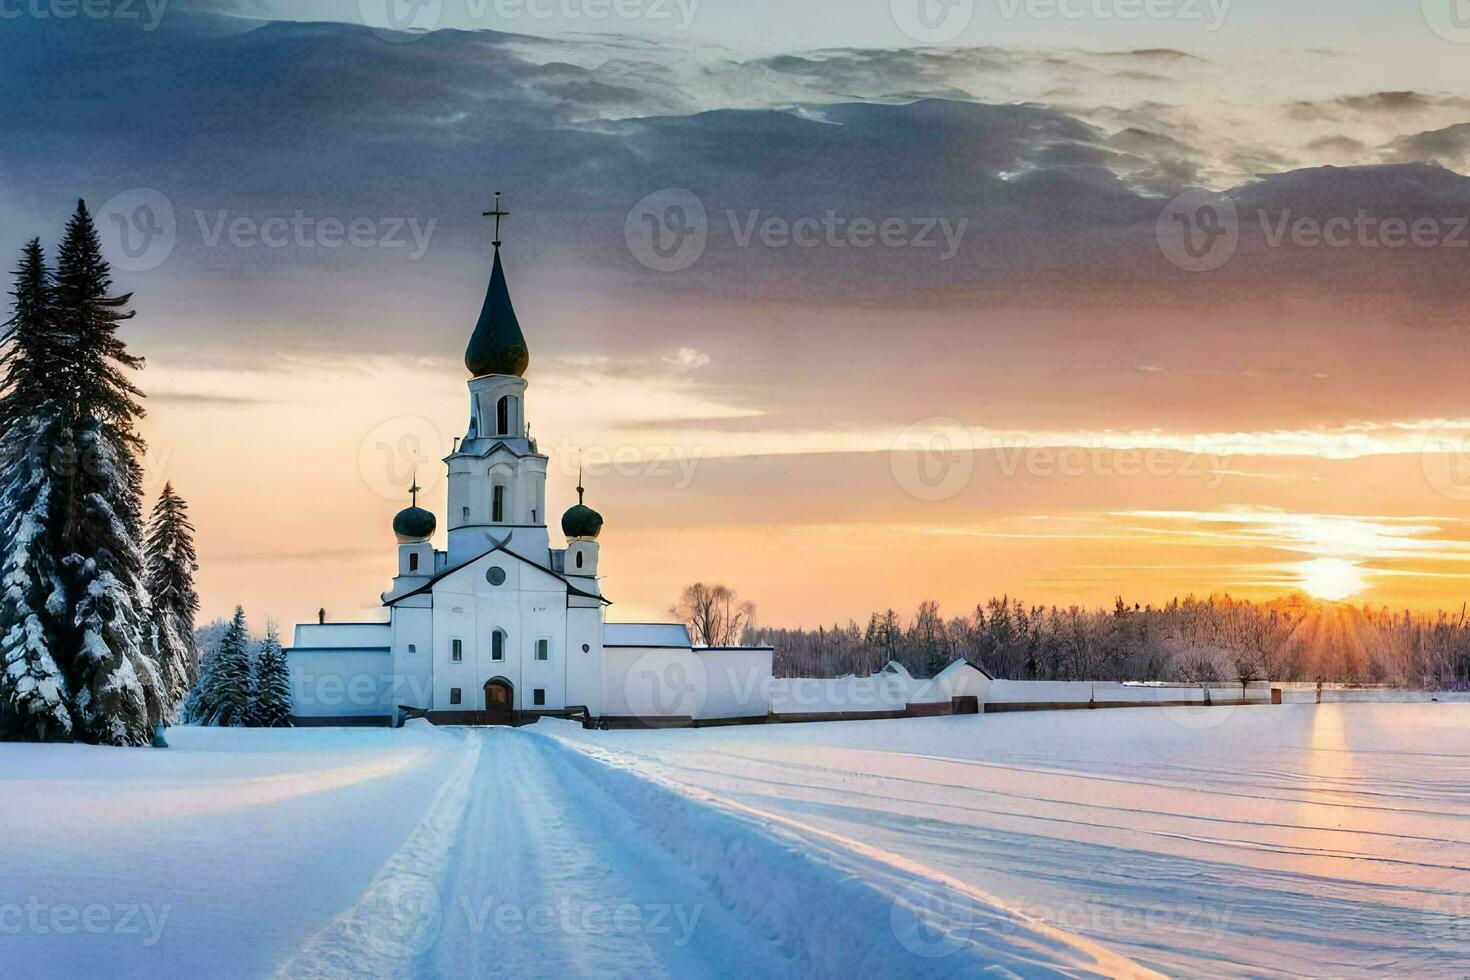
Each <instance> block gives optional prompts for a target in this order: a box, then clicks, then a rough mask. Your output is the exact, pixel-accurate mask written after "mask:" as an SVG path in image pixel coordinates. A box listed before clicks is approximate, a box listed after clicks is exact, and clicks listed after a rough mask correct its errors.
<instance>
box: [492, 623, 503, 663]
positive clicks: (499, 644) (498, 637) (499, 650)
mask: <svg viewBox="0 0 1470 980" xmlns="http://www.w3.org/2000/svg"><path fill="white" fill-rule="evenodd" d="M490 659H491V660H504V659H505V631H504V630H496V631H495V632H493V633H491V634H490Z"/></svg>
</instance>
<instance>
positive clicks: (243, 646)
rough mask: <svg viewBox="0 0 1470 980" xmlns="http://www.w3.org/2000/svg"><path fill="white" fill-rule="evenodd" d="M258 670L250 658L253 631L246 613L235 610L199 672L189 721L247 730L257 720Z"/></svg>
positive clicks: (191, 697) (191, 702) (192, 696)
mask: <svg viewBox="0 0 1470 980" xmlns="http://www.w3.org/2000/svg"><path fill="white" fill-rule="evenodd" d="M254 688H255V671H254V666H253V664H252V663H251V656H250V630H249V628H248V627H247V626H246V623H245V610H244V609H242V608H241V607H239V606H236V607H235V618H234V619H232V620H231V621H230V626H229V629H227V630H226V631H225V635H224V638H223V639H222V640H220V644H219V647H218V649H216V650H214V651H213V652H212V653H210V654H209V655H208V656H207V657H206V658H205V660H204V665H203V667H202V668H201V669H200V671H199V680H198V682H197V683H196V684H195V688H194V693H192V694H191V695H190V697H189V703H188V711H187V718H188V720H189V721H191V722H193V723H195V724H198V725H216V726H221V727H227V728H244V727H247V726H249V725H250V724H251V722H252V721H253V719H254V710H253V708H254V701H255V696H254Z"/></svg>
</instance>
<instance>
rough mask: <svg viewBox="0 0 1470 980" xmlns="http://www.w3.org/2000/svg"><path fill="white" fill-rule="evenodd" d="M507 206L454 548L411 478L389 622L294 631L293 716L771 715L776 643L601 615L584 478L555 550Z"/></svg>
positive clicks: (478, 720)
mask: <svg viewBox="0 0 1470 980" xmlns="http://www.w3.org/2000/svg"><path fill="white" fill-rule="evenodd" d="M506 213H507V212H504V211H502V210H501V209H500V205H499V195H498V194H497V195H496V207H495V210H494V211H490V212H486V214H487V216H493V217H494V218H495V221H496V235H495V241H494V250H495V251H494V260H493V264H492V266H491V271H490V285H489V288H488V289H487V291H486V293H485V302H484V305H483V307H482V309H481V311H480V317H479V320H478V322H477V323H476V324H475V329H474V332H473V333H472V334H471V336H470V341H469V346H468V347H467V348H466V349H465V356H464V362H465V367H466V368H467V369H468V370H469V374H470V380H469V394H470V413H469V426H468V429H467V430H466V432H465V434H464V437H463V439H461V440H459V442H458V443H457V445H456V446H455V449H454V451H453V452H452V453H450V455H449V456H448V457H447V458H446V459H445V460H444V463H445V465H446V466H447V467H448V484H449V500H448V511H449V512H448V514H447V515H446V528H447V548H446V549H445V550H443V551H440V550H437V549H436V548H435V547H434V545H433V543H432V538H433V536H434V534H435V531H436V530H437V529H438V523H439V522H438V519H437V518H436V517H435V515H434V514H433V513H431V512H429V511H428V510H425V509H423V508H421V507H419V506H418V505H417V489H418V488H417V487H416V486H415V487H413V488H412V491H413V492H414V497H413V501H412V503H411V505H410V506H409V507H407V508H405V509H404V510H402V511H400V512H399V513H398V514H397V516H395V517H394V519H393V533H394V535H395V536H396V537H397V552H398V553H397V574H396V575H395V576H394V578H393V581H392V584H391V586H390V587H389V589H388V590H387V591H386V592H384V593H383V594H382V597H381V599H382V604H383V606H384V607H386V610H387V619H386V621H385V622H362V623H337V622H332V623H329V622H325V616H323V617H321V618H322V620H323V621H321V622H318V623H310V624H303V625H300V626H297V627H296V632H295V638H294V644H293V646H292V647H291V648H290V649H289V650H288V651H287V657H288V661H289V663H290V668H291V682H292V699H293V704H292V718H293V721H294V723H296V724H298V725H313V724H315V725H394V724H399V723H401V722H402V721H403V719H404V718H406V717H414V716H417V717H427V718H428V719H429V720H430V721H432V722H435V723H447V724H519V723H524V722H528V721H533V720H535V719H536V718H539V717H541V716H544V715H551V716H563V717H565V716H577V717H581V718H583V719H584V721H585V723H587V724H602V725H641V726H677V725H691V724H699V723H722V722H723V723H729V722H733V721H742V720H744V721H764V720H766V719H767V718H768V717H770V716H771V715H772V712H773V710H775V709H776V708H777V707H779V706H776V705H773V703H772V702H773V696H774V697H776V698H777V699H778V700H779V690H780V684H779V683H778V682H775V681H773V678H772V676H771V662H772V654H773V651H772V649H771V648H770V647H739V648H711V647H695V646H693V645H692V644H691V642H690V637H689V633H688V631H687V630H686V629H685V627H684V626H682V625H679V624H673V623H653V624H645V623H609V622H606V621H605V618H604V616H605V612H606V609H607V607H608V606H609V605H610V600H609V599H608V598H607V597H606V596H604V595H603V593H602V587H601V582H600V579H599V576H598V565H599V560H600V558H601V555H600V553H599V551H600V546H599V544H598V535H599V533H600V532H601V530H602V523H603V520H602V516H601V515H600V514H598V513H597V511H595V510H593V509H592V508H591V507H589V506H587V505H586V503H584V502H582V497H583V494H584V490H583V488H582V487H581V486H578V487H577V494H578V503H577V504H576V505H575V506H573V507H571V508H570V509H569V510H567V511H566V513H564V514H562V515H561V522H560V523H561V531H562V534H563V535H564V536H565V538H566V546H565V547H560V548H557V547H553V546H552V541H551V535H550V531H549V529H548V526H547V514H546V475H547V461H548V460H547V457H546V456H543V455H542V454H541V453H539V452H538V451H537V448H536V443H535V440H533V439H531V438H530V435H529V428H528V424H527V420H528V418H529V415H528V410H527V400H526V391H527V383H526V379H525V373H526V369H527V367H528V366H529V365H530V360H531V358H530V352H529V350H528V348H527V346H526V339H525V336H524V335H523V334H522V332H521V327H520V323H519V321H518V320H517V318H516V313H515V310H514V308H513V307H512V306H511V300H510V290H509V288H508V287H507V285H506V279H505V271H504V269H503V268H502V267H501V261H500V247H501V242H500V234H499V223H500V218H501V217H502V216H503V215H505V214H506ZM579 483H580V481H579ZM956 669H957V670H961V667H960V665H958V664H957V665H956ZM971 673H973V674H975V675H976V677H975V678H970V677H969V674H971ZM980 673H981V672H980V671H978V669H977V668H973V667H970V668H968V670H967V671H964V673H963V676H962V675H961V674H957V675H956V676H957V678H958V679H959V681H960V682H961V683H965V682H967V681H968V682H975V681H978V678H979V675H980ZM773 692H777V693H776V694H774V695H773ZM943 696H944V697H948V696H949V692H947V691H946V692H944V694H943ZM877 697H878V700H877V701H876V703H873V704H870V705H865V706H855V708H856V710H859V711H864V712H872V711H879V710H885V709H888V710H902V709H905V708H906V707H907V703H906V702H907V701H908V700H909V698H908V694H907V692H900V693H899V694H897V695H892V694H890V695H888V696H887V700H886V701H884V700H883V697H882V696H877ZM895 701H896V703H895ZM795 707H799V705H796V706H795Z"/></svg>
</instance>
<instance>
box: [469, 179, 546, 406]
mask: <svg viewBox="0 0 1470 980" xmlns="http://www.w3.org/2000/svg"><path fill="white" fill-rule="evenodd" d="M508 214H510V212H509V211H504V210H502V209H501V207H500V192H499V191H496V192H495V210H493V211H486V212H485V213H484V215H485V217H487V218H489V217H493V218H494V219H495V241H494V246H495V262H494V265H493V266H491V269H490V286H489V288H488V289H486V290H485V305H484V306H483V307H482V308H481V309H480V319H479V321H478V322H477V323H476V324H475V332H474V333H473V334H472V335H471V336H470V343H469V346H468V347H466V348H465V352H464V365H465V367H467V368H469V371H470V374H471V375H472V376H473V377H476V378H479V377H483V376H484V375H487V374H507V375H513V376H515V377H517V378H519V377H521V376H523V375H524V374H525V373H526V368H527V367H528V366H529V365H530V363H531V352H530V350H529V349H528V348H527V347H526V337H525V335H524V334H523V333H521V324H520V321H519V320H517V319H516V311H515V307H513V306H511V303H510V288H509V287H508V286H507V285H506V283H505V270H504V269H502V268H501V266H500V219H501V218H503V217H505V216H506V215H508Z"/></svg>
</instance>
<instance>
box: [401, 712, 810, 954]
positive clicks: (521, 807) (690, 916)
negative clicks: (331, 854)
mask: <svg viewBox="0 0 1470 980" xmlns="http://www.w3.org/2000/svg"><path fill="white" fill-rule="evenodd" d="M467 737H469V738H478V739H482V740H483V741H484V743H485V744H484V745H483V746H482V747H481V751H480V752H479V762H478V766H477V771H476V773H475V791H474V793H473V794H472V797H471V801H470V804H469V806H468V808H467V809H466V812H465V815H464V822H463V825H462V827H461V831H460V834H459V838H458V841H457V842H456V844H455V848H454V853H453V859H452V872H451V874H450V875H449V876H448V878H447V880H446V881H445V883H444V887H443V890H442V902H441V922H442V925H441V927H440V929H439V934H438V936H437V937H435V941H434V942H433V944H432V946H431V948H430V949H429V950H428V952H427V953H426V954H425V955H424V956H423V957H421V958H420V959H419V961H418V962H416V963H415V964H414V971H413V972H416V973H421V974H427V975H432V976H445V977H490V976H521V977H527V976H584V977H585V976H611V975H616V976H638V977H656V976H686V977H687V976H709V975H718V974H722V973H723V974H726V975H728V974H732V973H736V972H740V973H743V974H747V975H752V976H774V975H778V974H779V973H780V972H781V965H782V962H783V961H782V958H781V957H780V955H779V954H778V953H777V951H776V950H775V948H774V947H772V946H771V945H770V944H769V943H766V942H764V941H763V940H761V939H759V938H758V937H757V938H755V939H754V941H752V937H750V936H749V935H748V933H747V930H746V929H745V928H744V926H743V925H742V924H741V923H740V922H739V921H737V920H736V919H735V918H734V917H733V916H732V915H731V914H730V913H729V912H728V911H727V910H726V909H724V908H723V907H722V906H721V905H719V904H718V903H717V902H712V901H711V895H710V889H709V887H708V885H707V883H706V882H704V881H702V880H700V878H699V877H698V876H697V875H696V874H694V873H693V872H691V871H690V870H689V869H688V868H687V867H685V866H683V865H681V864H679V863H677V862H674V861H671V860H669V856H668V855H667V854H666V853H664V852H662V851H660V850H659V849H658V848H657V847H655V846H653V845H651V844H650V843H649V842H648V839H647V835H646V834H645V833H644V832H643V828H641V827H640V826H639V825H638V823H637V821H636V819H635V818H634V816H633V815H632V814H630V813H629V812H628V811H627V810H625V809H624V808H623V807H621V806H620V805H619V804H618V803H616V802H615V801H613V800H611V799H609V798H608V796H607V794H606V793H604V792H603V791H602V789H601V788H600V786H599V785H598V784H597V783H596V782H594V781H593V780H592V779H590V778H589V777H588V776H587V775H586V774H585V773H584V772H582V771H580V770H578V769H576V768H574V767H573V766H571V765H570V764H569V761H568V760H567V758H566V753H565V751H564V750H561V749H559V748H558V747H557V746H556V745H555V744H554V743H551V742H548V741H547V740H545V739H543V738H540V737H537V736H535V735H531V734H528V733H525V732H520V731H515V730H512V729H492V730H487V731H484V732H475V733H467ZM732 953H733V954H735V959H734V961H731V960H730V957H731V954H732Z"/></svg>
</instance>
